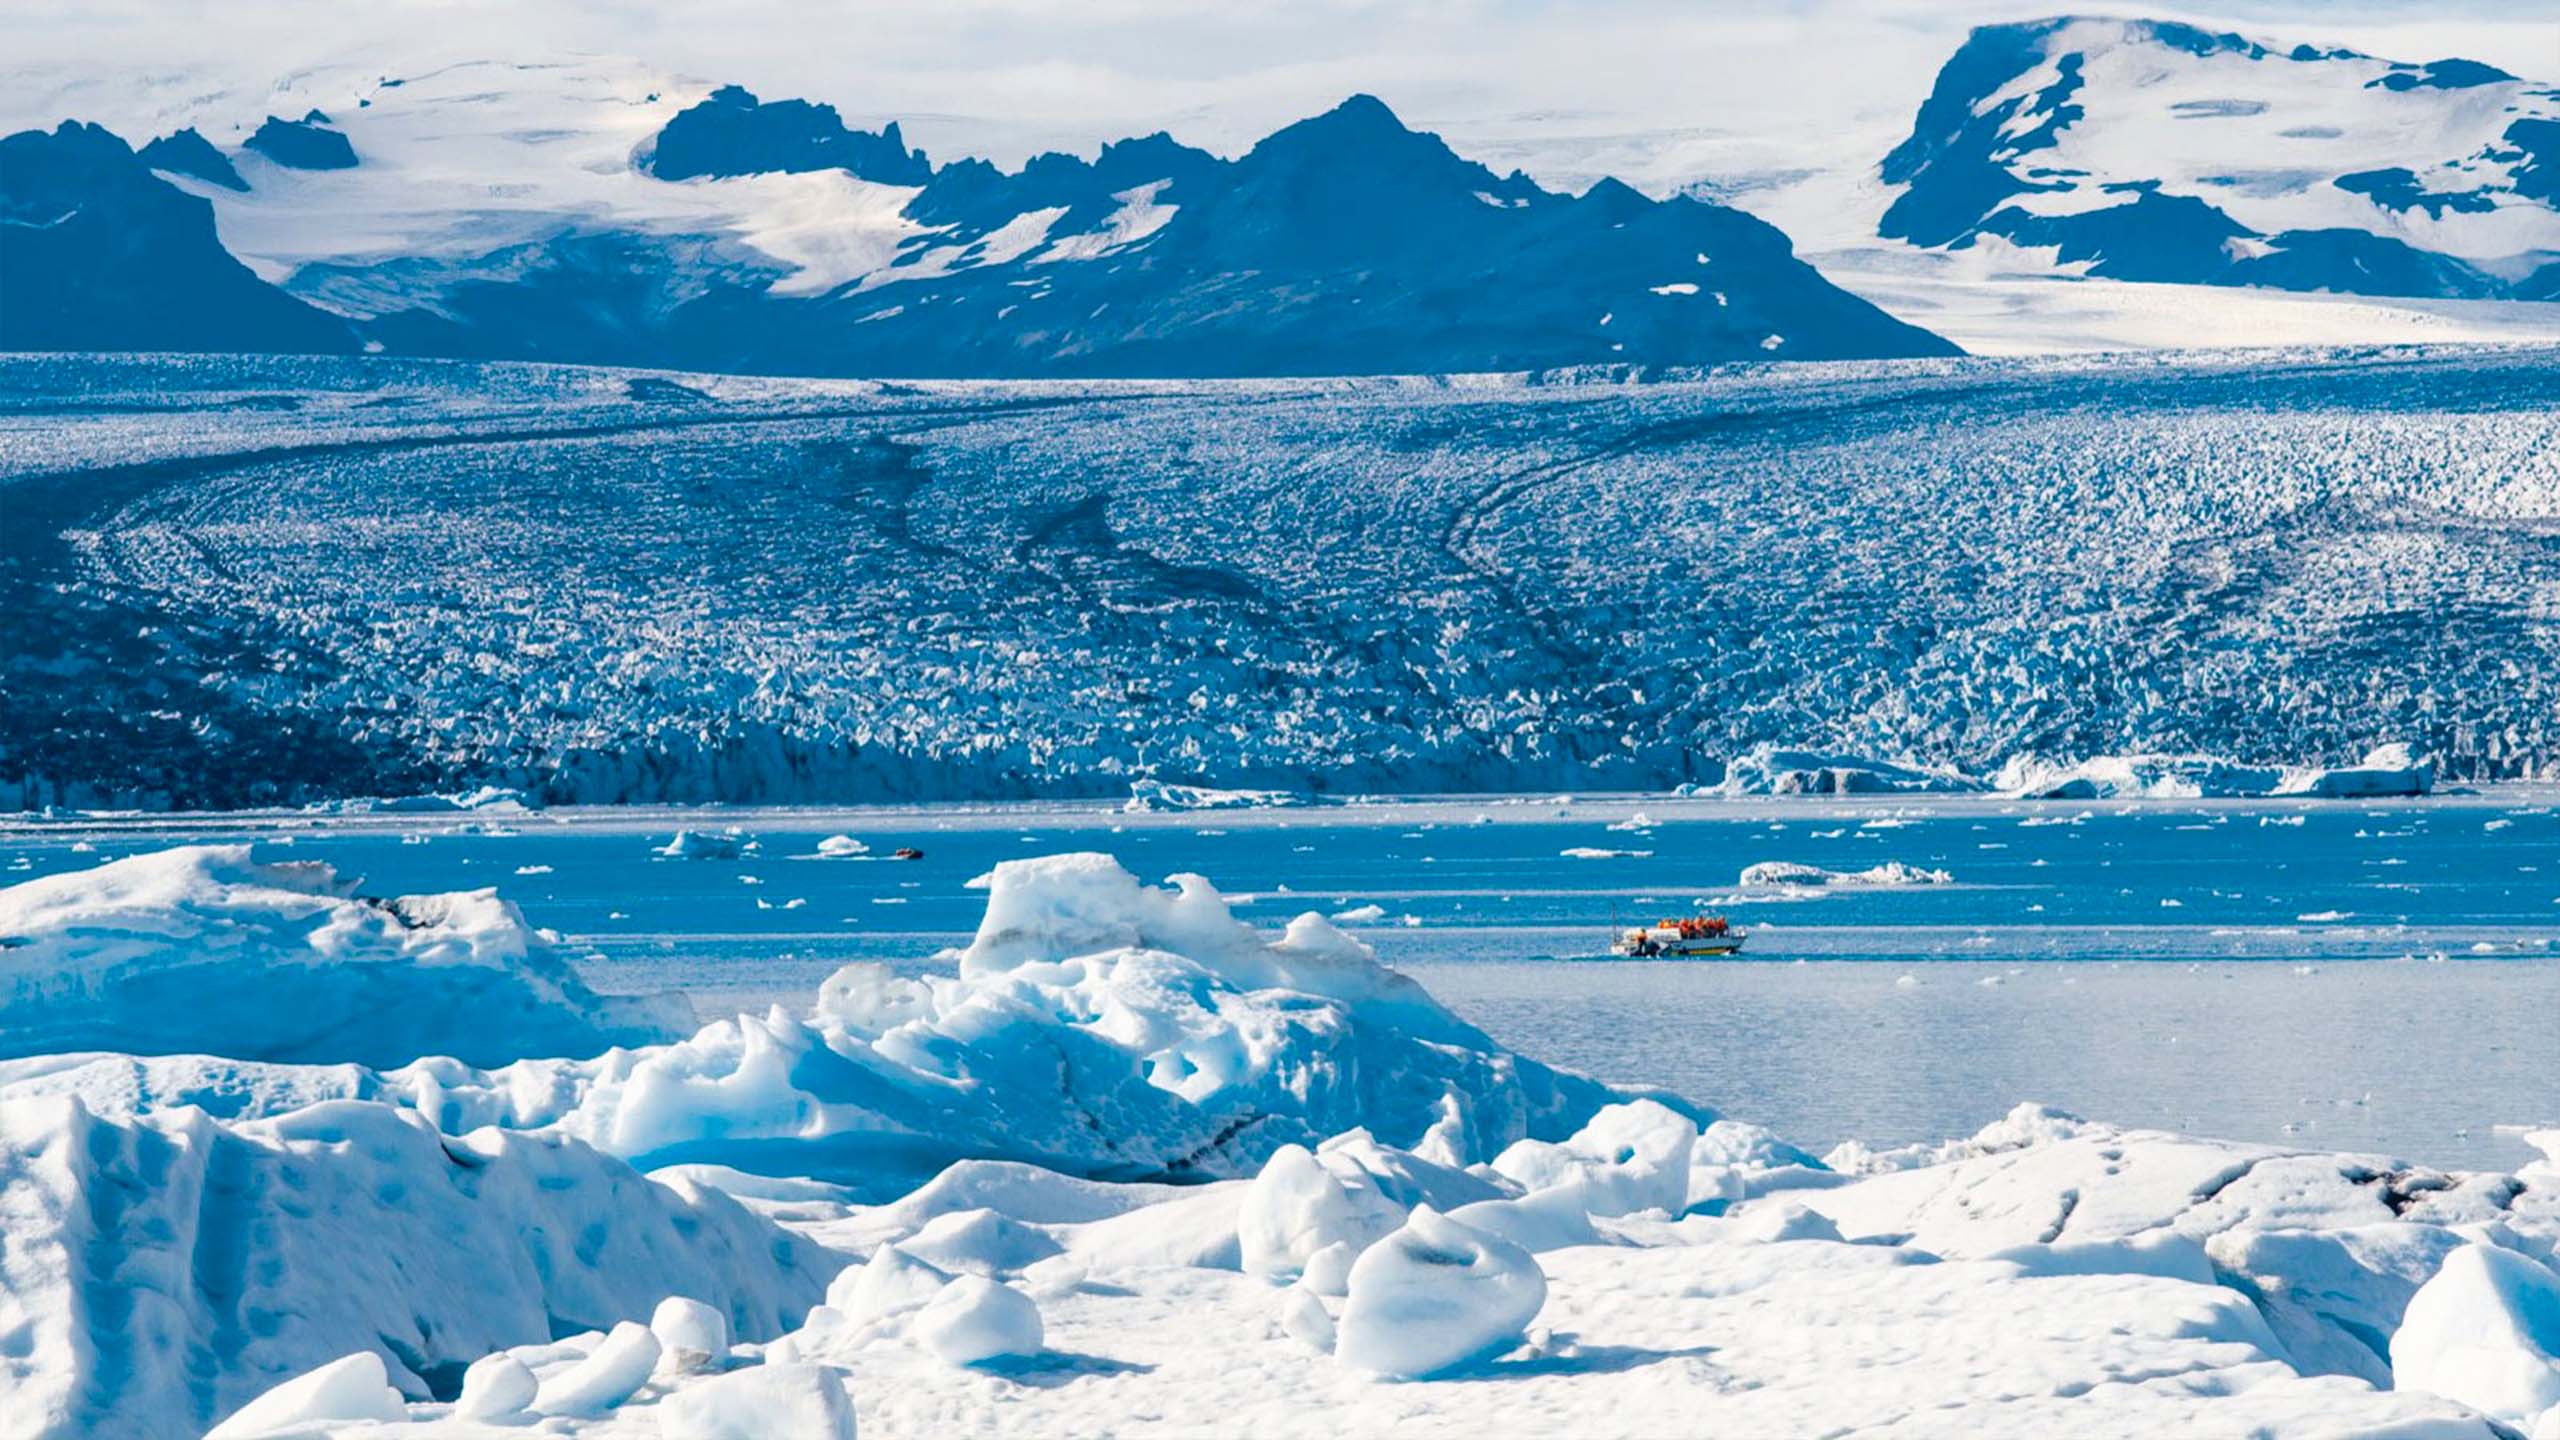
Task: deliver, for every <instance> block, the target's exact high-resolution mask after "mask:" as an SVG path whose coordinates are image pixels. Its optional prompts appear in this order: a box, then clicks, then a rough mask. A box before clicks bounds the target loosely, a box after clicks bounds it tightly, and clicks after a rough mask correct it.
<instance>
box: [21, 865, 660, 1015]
mask: <svg viewBox="0 0 2560 1440" xmlns="http://www.w3.org/2000/svg"><path fill="white" fill-rule="evenodd" d="M0 1011H5V1012H6V1014H7V1016H8V1024H7V1025H5V1026H0V1058H8V1057H14V1056H27V1055H43V1054H58V1053H62V1052H68V1051H83V1050H105V1051H124V1052H130V1053H134V1054H144V1055H151V1054H170V1053H183V1052H189V1051H210V1052H218V1053H220V1054H222V1055H225V1056H228V1057H231V1058H233V1059H240V1060H276V1061H295V1062H314V1063H328V1062H338V1061H352V1062H355V1063H358V1064H365V1065H377V1066H379V1065H396V1064H399V1063H401V1062H403V1061H407V1060H413V1059H416V1058H417V1057H419V1056H421V1055H454V1056H459V1057H461V1058H464V1059H468V1060H477V1061H480V1062H482V1063H496V1062H500V1061H505V1060H511V1059H514V1058H516V1057H518V1056H523V1055H592V1054H595V1053H597V1052H598V1051H601V1050H604V1049H606V1048H608V1047H610V1046H615V1045H635V1044H648V1043H651V1042H653V1041H659V1040H664V1039H668V1038H670V1037H672V1036H674V1035H677V1034H681V1033H683V1031H684V1030H685V1029H688V1028H690V1026H691V1023H692V1007H691V1006H690V1005H689V1004H687V1003H686V1002H685V1001H683V1000H682V999H681V998H677V997H634V996H607V995H599V994H597V993H595V992H594V991H592V990H590V989H588V988H587V986H586V983H585V982H584V981H582V980H580V979H579V978H578V975H577V972H576V971H574V970H573V969H571V968H570V965H569V961H568V959H567V957H566V956H564V955H563V954H562V953H561V952H560V950H559V947H558V946H557V944H556V943H555V940H554V937H552V936H550V935H548V934H546V933H545V932H542V931H539V930H536V929H534V928H533V927H532V926H531V925H529V924H527V923H526V922H525V918H524V915H523V914H522V912H520V911H518V910H517V909H516V907H515V906H514V905H513V904H511V903H509V902H507V901H505V900H501V899H499V898H498V894H497V892H496V891H494V890H475V891H466V892H461V893H456V894H450V895H403V896H399V897H396V898H392V899H377V898H374V897H372V896H366V895H359V894H357V893H356V886H355V882H353V881H350V880H348V879H346V878H344V877H342V876H340V875H339V874H338V873H337V872H336V871H335V870H333V869H331V868H330V867H329V866H328V865H327V864H325V863H321V862H317V861H284V862H262V861H259V860H256V859H253V858H251V855H250V850H249V847H248V846H246V845H195V846H187V847H185V848H182V849H176V850H165V851H160V852H158V853H155V854H149V855H136V856H132V857H130V858H128V859H123V860H116V861H111V862H109V863H107V864H104V865H100V866H98V867H96V868H95V869H91V870H84V871H78V872H74V873H70V874H63V875H50V876H46V877H44V878H42V879H38V880H29V881H26V882H24V883H22V884H18V885H13V886H10V887H9V888H7V889H5V890H0Z"/></svg>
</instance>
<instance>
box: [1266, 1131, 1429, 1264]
mask: <svg viewBox="0 0 2560 1440" xmlns="http://www.w3.org/2000/svg"><path fill="white" fill-rule="evenodd" d="M1343 1170H1347V1171H1348V1172H1349V1173H1347V1174H1346V1173H1340V1172H1341V1171H1343ZM1404 1219H1405V1207H1403V1206H1401V1205H1398V1204H1397V1203H1396V1202H1395V1201H1394V1200H1392V1199H1389V1198H1388V1197H1387V1195H1386V1194H1385V1192H1383V1191H1381V1190H1380V1189H1379V1188H1378V1186H1377V1183H1376V1182H1375V1181H1374V1180H1373V1179H1371V1178H1370V1177H1369V1175H1368V1174H1367V1172H1366V1171H1363V1170H1360V1169H1358V1168H1357V1167H1328V1166H1327V1165H1325V1164H1324V1163H1323V1162H1321V1161H1319V1160H1318V1159H1317V1158H1316V1156H1315V1155H1314V1153H1313V1152H1311V1151H1309V1150H1308V1149H1307V1148H1306V1147H1305V1146H1303V1145H1283V1146H1281V1147H1280V1148H1279V1149H1278V1150H1275V1151H1273V1152H1272V1155H1271V1158H1270V1159H1269V1160H1266V1161H1264V1162H1263V1165H1262V1173H1261V1174H1259V1175H1256V1176H1255V1177H1254V1179H1253V1184H1252V1185H1251V1186H1250V1187H1248V1188H1247V1189H1246V1191H1245V1194H1244V1205H1243V1208H1242V1210H1241V1211H1239V1213H1238V1214H1237V1216H1236V1240H1237V1244H1238V1245H1239V1247H1240V1248H1241V1250H1242V1252H1243V1259H1244V1271H1245V1273H1246V1274H1248V1275H1259V1276H1261V1277H1263V1278H1264V1279H1266V1280H1289V1279H1294V1278H1296V1277H1297V1276H1298V1275H1299V1274H1300V1273H1302V1272H1303V1271H1304V1270H1305V1269H1306V1266H1307V1263H1308V1262H1309V1261H1310V1260H1311V1259H1313V1258H1314V1257H1315V1255H1316V1254H1317V1253H1318V1252H1320V1251H1323V1250H1325V1249H1327V1248H1328V1247H1330V1246H1333V1245H1337V1244H1340V1245H1347V1246H1349V1247H1350V1248H1351V1249H1352V1250H1354V1251H1359V1250H1365V1249H1367V1248H1368V1247H1369V1245H1370V1244H1371V1243H1372V1242H1374V1241H1376V1240H1377V1239H1378V1238H1379V1237H1380V1236H1382V1235H1385V1234H1387V1233H1388V1232H1390V1231H1392V1230H1394V1229H1395V1228H1396V1227H1397V1226H1399V1225H1401V1224H1403V1223H1404Z"/></svg>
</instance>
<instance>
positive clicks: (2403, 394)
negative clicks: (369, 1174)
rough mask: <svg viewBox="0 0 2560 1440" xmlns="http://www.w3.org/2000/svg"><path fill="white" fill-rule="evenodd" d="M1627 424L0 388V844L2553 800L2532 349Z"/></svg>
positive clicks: (524, 396) (433, 385) (45, 365)
mask: <svg viewBox="0 0 2560 1440" xmlns="http://www.w3.org/2000/svg"><path fill="white" fill-rule="evenodd" d="M1624 378H1625V377H1623V376H1620V377H1611V376H1596V375H1594V376H1580V377H1554V376H1549V377H1533V378H1531V379H1523V378H1521V377H1511V378H1508V379H1505V378H1500V377H1488V378H1481V379H1475V380H1469V379H1464V378H1460V379H1443V380H1437V381H1379V382H1306V383H1274V384H1260V383H1256V384H1224V385H1219V384H1186V385H1096V386H1063V385H949V384H946V385H926V386H881V385H865V384H858V383H851V382H833V383H795V382H785V381H735V380H720V379H712V378H704V377H686V378H685V379H683V380H681V381H677V380H673V379H670V378H668V377H649V376H634V375H627V374H623V373H619V372H609V371H579V370H564V369H553V368H540V367H521V366H469V365H432V364H417V363H408V362H387V361H343V362H342V361H195V362H187V361H172V360H154V359H118V360H95V359H90V360H81V359H51V360H39V359H22V360H14V361H9V362H5V364H0V402H5V403H0V494H5V495H6V497H7V503H8V504H9V506H10V508H11V511H12V519H13V521H14V522H16V523H13V524H12V525H11V526H10V527H9V529H8V533H7V537H6V539H5V541H0V599H5V601H6V603H5V604H0V642H5V643H0V656H6V657H7V659H6V669H5V671H0V683H5V685H6V686H7V688H8V690H9V693H10V698H11V701H12V703H10V704H9V705H7V706H5V707H0V717H5V718H0V804H5V803H15V804H20V805H41V804H46V803H69V804H75V805H96V804H108V803H114V804H127V805H142V806H182V807H183V806H234V805H240V804H253V803H268V802H279V801H301V800H310V799H324V798H334V797H338V796H343V795H350V794H354V795H363V794H372V795H402V794H420V793H430V792H456V791H464V790H469V789H472V788H474V787H477V786H480V785H496V786H500V787H505V788H517V789H522V790H525V791H527V792H529V793H531V794H532V795H533V796H534V797H535V798H537V799H548V800H553V801H563V800H588V801H630V800H680V801H689V800H740V801H763V800H782V801H805V800H840V801H841V800H858V799H884V798H904V797H917V796H923V795H937V796H943V797H951V796H979V797H987V796H1007V795H1037V794H1061V793H1073V794H1085V795H1104V794H1108V795H1126V794H1128V793H1129V787H1130V785H1131V783H1132V781H1134V780H1143V779H1154V780H1159V781H1165V782H1170V783H1175V784H1209V785H1214V786H1220V787H1249V788H1268V789H1286V790H1292V791H1302V792H1315V791H1333V792H1342V791H1360V790H1377V789H1389V788H1392V789H1397V790H1403V791H1417V790H1450V789H1544V788H1548V787H1557V788H1564V787H1571V788H1598V787H1611V786H1614V787H1619V788H1659V787H1664V786H1669V785H1672V784H1675V783H1680V782H1697V783H1701V784H1710V785H1711V784H1715V783H1717V782H1719V781H1721V780H1723V779H1724V778H1725V775H1726V766H1727V762H1728V761H1731V760H1734V759H1736V758H1737V757H1749V756H1752V755H1755V754H1767V753H1773V752H1770V751H1765V750H1762V749H1760V748H1759V747H1763V746H1773V747H1777V748H1778V749H1779V750H1786V751H1800V752H1804V753H1808V754H1816V755H1849V756H1857V757H1867V763H1866V770H1872V769H1873V767H1874V766H1877V765H1882V766H1888V767H1893V768H1892V769H1887V770H1873V773H1874V774H1876V775H1888V774H1891V773H1898V772H1900V771H1902V770H1908V771H1909V773H1913V774H1922V775H1925V774H1928V773H1932V772H1931V767H1938V766H1948V767H1953V768H1954V769H1956V770H1959V771H1962V772H1964V773H1967V774H1972V775H1985V774H1988V773H1989V772H1991V771H1992V770H1994V769H1996V768H1997V767H1998V766H1999V765H2001V764H2002V763H2003V762H2004V761H2006V760H2008V759H2010V758H2011V757H2013V756H2017V755H2021V754H2038V755H2051V756H2058V757H2074V756H2091V755H2126V754H2141V753H2167V754H2178V753H2197V752H2201V753H2208V754H2216V755H2223V756H2228V757H2230V758H2231V759H2233V760H2235V761H2239V762H2245V763H2248V764H2253V765H2260V766H2281V765H2295V764H2305V765H2309V764H2328V765H2335V764H2340V763H2344V762H2350V761H2353V760H2355V759H2357V758H2358V757H2360V756H2363V755H2364V754H2365V753H2366V751H2367V750H2368V749H2370V748H2372V747H2373V746H2375V745H2377V744H2380V743H2383V742H2392V741H2396V742H2406V743H2409V744H2410V745H2412V746H2413V747H2414V749H2415V752H2416V753H2417V754H2419V755H2423V756H2428V757H2432V758H2433V759H2434V760H2435V761H2436V762H2437V764H2438V774H2439V775H2441V776H2442V777H2444V778H2447V779H2454V780H2459V779H2463V778H2468V777H2476V776H2484V775H2515V774H2532V773H2540V772H2542V771H2545V770H2547V769H2548V767H2550V766H2551V765H2552V764H2553V763H2554V761H2555V758H2560V729H2555V726H2554V722H2553V719H2552V717H2553V716H2554V715H2555V714H2560V705H2556V704H2555V703H2554V700H2555V696H2554V693H2553V689H2552V685H2553V681H2552V677H2553V676H2554V675H2560V623H2555V618H2554V617H2555V615H2560V609H2555V605H2556V604H2560V601H2555V596H2560V550H2556V549H2555V546H2560V540H2555V538H2554V536H2555V532H2554V530H2553V527H2552V524H2551V521H2552V519H2553V517H2554V516H2555V515H2560V450H2555V447H2554V444H2553V437H2554V432H2555V428H2560V418H2555V417H2560V361H2555V359H2554V352H2551V351H2549V350H2539V349H2512V350H2486V349H2444V350H2376V351H2356V352H2336V351H2330V352H2313V351H2302V352H2273V353H2262V354H2256V355H2251V356H2247V357H2236V358H2235V357H2231V356H2224V357H2221V358H2196V357H2185V358H2174V357H2173V358H2165V359H2164V358H2152V357H2146V358H2140V359H2126V358H2116V359H2100V360H2074V361H2037V362H2017V361H2012V362H2000V361H1941V362H1908V363H1898V364H1877V365H1838V366H1793V367H1784V368H1777V369H1755V368H1742V369H1736V370H1733V371H1729V372H1718V373H1714V374H1708V375H1700V376H1692V377H1688V378H1683V379H1677V380H1674V381H1667V382H1663V383H1646V384H1626V383H1613V381H1615V380H1623V379H1624ZM1866 770H1862V771H1861V775H1862V776H1863V774H1864V773H1866ZM1825 774H1826V775H1827V774H1828V772H1825ZM1860 783H1864V782H1863V780H1861V781H1860Z"/></svg>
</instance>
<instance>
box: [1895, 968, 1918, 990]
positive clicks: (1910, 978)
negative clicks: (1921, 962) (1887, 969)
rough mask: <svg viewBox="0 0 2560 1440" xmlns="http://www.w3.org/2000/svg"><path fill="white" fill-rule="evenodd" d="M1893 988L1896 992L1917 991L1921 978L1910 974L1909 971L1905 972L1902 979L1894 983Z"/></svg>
mask: <svg viewBox="0 0 2560 1440" xmlns="http://www.w3.org/2000/svg"><path fill="white" fill-rule="evenodd" d="M1893 988H1894V989H1896V990H1917V989H1919V988H1920V977H1919V976H1917V975H1914V974H1912V973H1910V972H1909V971H1904V972H1903V974H1902V975H1901V977H1900V978H1899V979H1896V980H1895V981H1894V982H1893Z"/></svg>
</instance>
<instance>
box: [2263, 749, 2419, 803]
mask: <svg viewBox="0 0 2560 1440" xmlns="http://www.w3.org/2000/svg"><path fill="white" fill-rule="evenodd" d="M2435 780H2436V768H2435V762H2433V761H2431V760H2425V759H2421V758H2419V756H2418V755H2417V754H2416V753H2415V752H2414V751H2413V750H2411V749H2410V747H2409V746H2407V745H2382V746H2377V747H2375V748H2374V749H2372V750H2369V751H2367V752H2365V757H2364V760H2363V761H2362V762H2361V763H2359V764H2355V765H2342V766H2339V767H2337V768H2335V769H2328V770H2323V769H2318V768H2312V767H2303V768H2298V769H2293V770H2288V771H2286V772H2285V776H2284V779H2283V780H2282V781H2281V782H2279V783H2278V784H2277V786H2276V789H2275V793H2276V794H2279V795H2311V796H2317V797H2319V798H2321V799H2339V800H2344V799H2364V798H2371V797H2375V796H2385V795H2424V794H2426V793H2427V792H2428V791H2430V790H2432V789H2434V788H2435Z"/></svg>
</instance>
